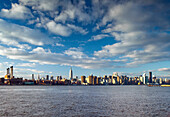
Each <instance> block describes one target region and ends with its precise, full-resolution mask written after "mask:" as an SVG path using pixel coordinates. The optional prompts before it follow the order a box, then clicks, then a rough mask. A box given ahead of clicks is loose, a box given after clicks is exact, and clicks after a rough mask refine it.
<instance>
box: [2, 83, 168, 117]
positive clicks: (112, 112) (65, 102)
mask: <svg viewBox="0 0 170 117" xmlns="http://www.w3.org/2000/svg"><path fill="white" fill-rule="evenodd" d="M3 116H4V117H6V116H9V117H11V116H16V117H20V116H21V117H23V116H25V117H56V116H109V117H111V116H121V117H123V116H134V117H138V116H139V117H146V116H150V117H155V116H158V117H168V116H170V87H147V86H0V117H3Z"/></svg>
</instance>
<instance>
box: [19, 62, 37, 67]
mask: <svg viewBox="0 0 170 117" xmlns="http://www.w3.org/2000/svg"><path fill="white" fill-rule="evenodd" d="M16 66H19V67H35V66H36V63H19V64H17V65H16Z"/></svg>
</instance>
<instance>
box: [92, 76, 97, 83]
mask: <svg viewBox="0 0 170 117" xmlns="http://www.w3.org/2000/svg"><path fill="white" fill-rule="evenodd" d="M96 82H97V76H93V85H96Z"/></svg>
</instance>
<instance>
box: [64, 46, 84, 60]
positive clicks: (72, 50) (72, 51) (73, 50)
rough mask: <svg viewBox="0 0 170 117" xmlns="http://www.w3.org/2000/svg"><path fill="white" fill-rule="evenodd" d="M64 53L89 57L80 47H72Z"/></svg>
mask: <svg viewBox="0 0 170 117" xmlns="http://www.w3.org/2000/svg"><path fill="white" fill-rule="evenodd" d="M64 54H66V55H69V56H72V57H73V58H85V57H87V56H86V55H85V54H84V53H83V52H81V50H80V48H70V49H68V50H66V51H65V52H64Z"/></svg>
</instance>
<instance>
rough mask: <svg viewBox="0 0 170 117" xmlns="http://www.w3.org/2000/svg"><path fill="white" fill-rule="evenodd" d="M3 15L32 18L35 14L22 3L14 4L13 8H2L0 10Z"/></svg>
mask: <svg viewBox="0 0 170 117" xmlns="http://www.w3.org/2000/svg"><path fill="white" fill-rule="evenodd" d="M0 15H1V17H6V18H12V19H29V18H32V17H33V15H32V14H31V11H30V10H29V9H28V8H27V7H25V6H23V5H21V4H16V3H15V4H13V3H12V8H11V9H9V10H8V9H2V10H1V12H0Z"/></svg>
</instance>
